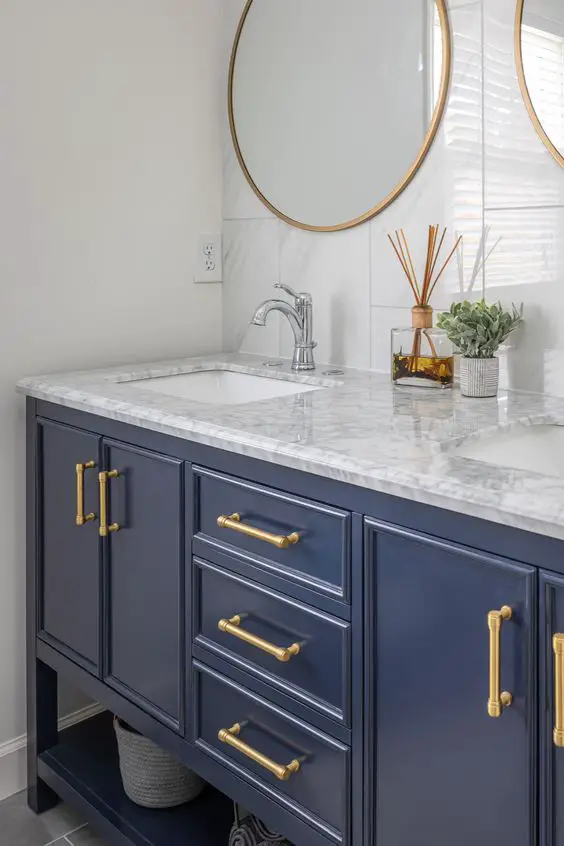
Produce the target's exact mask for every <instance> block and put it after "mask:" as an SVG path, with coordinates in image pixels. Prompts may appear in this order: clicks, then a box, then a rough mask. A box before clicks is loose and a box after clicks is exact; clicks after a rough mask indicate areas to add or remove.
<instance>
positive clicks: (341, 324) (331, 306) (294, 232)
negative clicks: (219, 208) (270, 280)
mask: <svg viewBox="0 0 564 846" xmlns="http://www.w3.org/2000/svg"><path fill="white" fill-rule="evenodd" d="M280 279H281V281H282V282H284V283H285V284H287V285H290V287H292V288H295V289H299V290H307V291H309V292H310V293H311V294H312V295H313V301H314V331H313V335H314V340H316V341H317V343H318V347H317V350H316V353H315V355H316V357H317V360H318V361H320V362H321V361H323V362H329V363H332V364H347V365H348V366H349V367H361V368H367V367H370V350H369V348H368V347H367V345H366V344H359V343H358V339H359V338H366V337H367V335H368V333H369V331H370V312H369V305H370V303H369V280H370V232H369V228H368V227H367V226H357V227H356V228H355V229H347V230H345V231H344V232H307V231H304V230H302V229H295V228H293V227H290V226H288V225H286V224H285V223H281V224H280ZM292 349H293V335H292V332H291V330H290V327H289V325H288V322H287V321H283V325H282V329H281V348H280V354H281V355H283V356H284V357H285V358H290V357H291V355H292Z"/></svg>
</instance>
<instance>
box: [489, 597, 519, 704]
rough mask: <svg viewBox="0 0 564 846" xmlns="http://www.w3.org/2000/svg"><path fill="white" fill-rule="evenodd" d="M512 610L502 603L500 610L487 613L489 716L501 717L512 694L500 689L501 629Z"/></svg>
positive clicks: (509, 617)
mask: <svg viewBox="0 0 564 846" xmlns="http://www.w3.org/2000/svg"><path fill="white" fill-rule="evenodd" d="M512 617H513V611H512V610H511V608H510V607H509V606H508V605H504V606H503V608H502V609H501V610H500V611H490V612H489V614H488V629H489V630H490V697H489V699H488V714H489V715H490V717H501V714H502V712H503V709H504V708H509V706H510V705H511V703H512V702H513V696H512V695H511V693H509V692H508V691H507V690H503V691H502V690H501V629H502V626H503V624H504V623H505V622H507V621H509V620H511V618H512Z"/></svg>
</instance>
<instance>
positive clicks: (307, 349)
mask: <svg viewBox="0 0 564 846" xmlns="http://www.w3.org/2000/svg"><path fill="white" fill-rule="evenodd" d="M274 287H275V288H280V289H281V290H282V291H284V292H285V293H286V294H288V296H290V297H293V298H294V306H293V307H292V306H291V305H290V304H289V303H287V302H286V300H265V301H264V302H263V303H261V304H260V305H259V307H258V308H257V310H256V311H255V314H254V317H253V319H252V321H251V322H252V323H253V324H254V325H255V326H265V325H266V318H267V317H268V315H269V314H270V312H271V311H280V312H282V314H284V315H286V317H287V318H288V321H289V323H290V326H291V327H292V331H293V333H294V358H293V360H292V370H315V361H314V360H313V351H314V349H315V347H316V346H317V344H316V342H315V341H313V340H312V337H311V336H312V328H313V300H312V298H311V294H298V293H296V291H293V290H292V288H289V287H288V285H282V283H281V282H275V283H274Z"/></svg>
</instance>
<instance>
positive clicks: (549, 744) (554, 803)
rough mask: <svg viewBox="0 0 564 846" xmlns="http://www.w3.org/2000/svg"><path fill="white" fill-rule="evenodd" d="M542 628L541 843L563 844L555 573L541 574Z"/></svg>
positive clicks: (560, 611)
mask: <svg viewBox="0 0 564 846" xmlns="http://www.w3.org/2000/svg"><path fill="white" fill-rule="evenodd" d="M539 631H540V649H539V652H540V695H539V703H540V706H539V710H540V714H539V717H540V759H541V768H540V770H541V791H540V795H541V803H540V842H541V846H564V748H563V747H562V746H560V745H557V743H558V744H561V743H562V742H563V737H562V735H560V734H557V733H556V732H555V729H556V730H557V731H560V730H562V728H564V727H563V726H561V725H560V721H559V719H558V717H557V714H556V707H555V705H556V697H557V696H560V698H561V699H562V697H564V689H563V686H564V679H563V673H562V663H561V662H562V661H564V654H563V653H562V651H561V650H562V649H563V648H564V578H563V577H562V576H557V575H555V574H554V573H541V574H540V626H539ZM555 636H556V637H555ZM559 636H560V637H559ZM559 662H560V666H558V663H559ZM562 701H563V702H564V699H562Z"/></svg>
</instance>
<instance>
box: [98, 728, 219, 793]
mask: <svg viewBox="0 0 564 846" xmlns="http://www.w3.org/2000/svg"><path fill="white" fill-rule="evenodd" d="M114 731H115V733H116V737H117V742H118V751H119V768H120V772H121V779H122V782H123V789H124V790H125V793H126V795H127V796H128V797H129V798H130V799H131V801H132V802H135V804H136V805H141V806H142V807H143V808H174V807H176V805H182V804H183V803H184V802H190V801H191V800H192V799H195V798H196V797H197V796H199V795H200V793H201V792H202V790H203V788H204V786H205V782H204V781H202V779H201V778H200V777H199V776H198V775H196V773H194V772H192V770H189V769H188V768H187V767H185V766H184V765H183V764H181V763H179V762H178V761H177V760H176V758H173V757H172V755H169V754H168V752H165V751H164V749H161V748H160V746H157V744H156V743H153V741H152V740H149V738H148V737H143V735H142V734H137V733H136V732H134V731H131V730H128V728H127V727H126V726H124V725H123V724H122V723H121V722H120V721H119V720H118V718H117V717H114Z"/></svg>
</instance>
